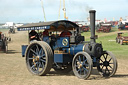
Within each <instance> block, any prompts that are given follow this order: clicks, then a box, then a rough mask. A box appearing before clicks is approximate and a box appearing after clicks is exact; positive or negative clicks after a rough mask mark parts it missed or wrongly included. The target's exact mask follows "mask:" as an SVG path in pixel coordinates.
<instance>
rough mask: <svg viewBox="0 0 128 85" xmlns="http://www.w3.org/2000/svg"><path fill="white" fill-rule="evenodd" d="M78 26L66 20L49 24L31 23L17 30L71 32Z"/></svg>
mask: <svg viewBox="0 0 128 85" xmlns="http://www.w3.org/2000/svg"><path fill="white" fill-rule="evenodd" d="M78 27H79V26H78V25H77V24H75V23H73V22H71V21H68V20H60V21H51V22H40V23H31V24H25V25H22V26H20V27H18V28H17V30H18V31H26V30H40V29H49V30H64V29H68V30H72V29H74V28H75V29H78Z"/></svg>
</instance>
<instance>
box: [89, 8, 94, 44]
mask: <svg viewBox="0 0 128 85" xmlns="http://www.w3.org/2000/svg"><path fill="white" fill-rule="evenodd" d="M95 12H96V11H95V10H90V11H89V13H90V28H91V37H90V39H91V43H95V42H96V40H95Z"/></svg>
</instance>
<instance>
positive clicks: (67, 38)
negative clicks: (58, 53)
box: [56, 37, 69, 47]
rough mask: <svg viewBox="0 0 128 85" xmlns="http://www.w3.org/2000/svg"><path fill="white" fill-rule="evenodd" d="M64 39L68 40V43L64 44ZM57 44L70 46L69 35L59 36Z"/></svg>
mask: <svg viewBox="0 0 128 85" xmlns="http://www.w3.org/2000/svg"><path fill="white" fill-rule="evenodd" d="M64 39H66V40H67V45H66V46H64V45H63V40H64ZM56 44H57V46H58V47H69V37H59V38H58V39H57V43H56Z"/></svg>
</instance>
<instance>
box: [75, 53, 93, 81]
mask: <svg viewBox="0 0 128 85" xmlns="http://www.w3.org/2000/svg"><path fill="white" fill-rule="evenodd" d="M91 70H92V61H91V58H89V56H86V55H83V54H78V55H76V56H75V58H74V60H73V72H74V74H75V75H76V76H77V77H79V78H82V79H87V78H88V77H89V76H90V73H91Z"/></svg>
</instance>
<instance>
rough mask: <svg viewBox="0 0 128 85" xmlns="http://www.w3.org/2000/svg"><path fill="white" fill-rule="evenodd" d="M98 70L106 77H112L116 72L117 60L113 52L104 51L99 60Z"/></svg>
mask: <svg viewBox="0 0 128 85" xmlns="http://www.w3.org/2000/svg"><path fill="white" fill-rule="evenodd" d="M97 70H98V71H99V73H100V74H101V75H102V76H104V77H111V76H113V75H114V74H115V73H116V70H117V60H116V57H115V56H114V55H113V54H112V53H111V52H106V51H105V52H104V53H103V54H102V55H101V57H100V58H99V59H98V60H97Z"/></svg>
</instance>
